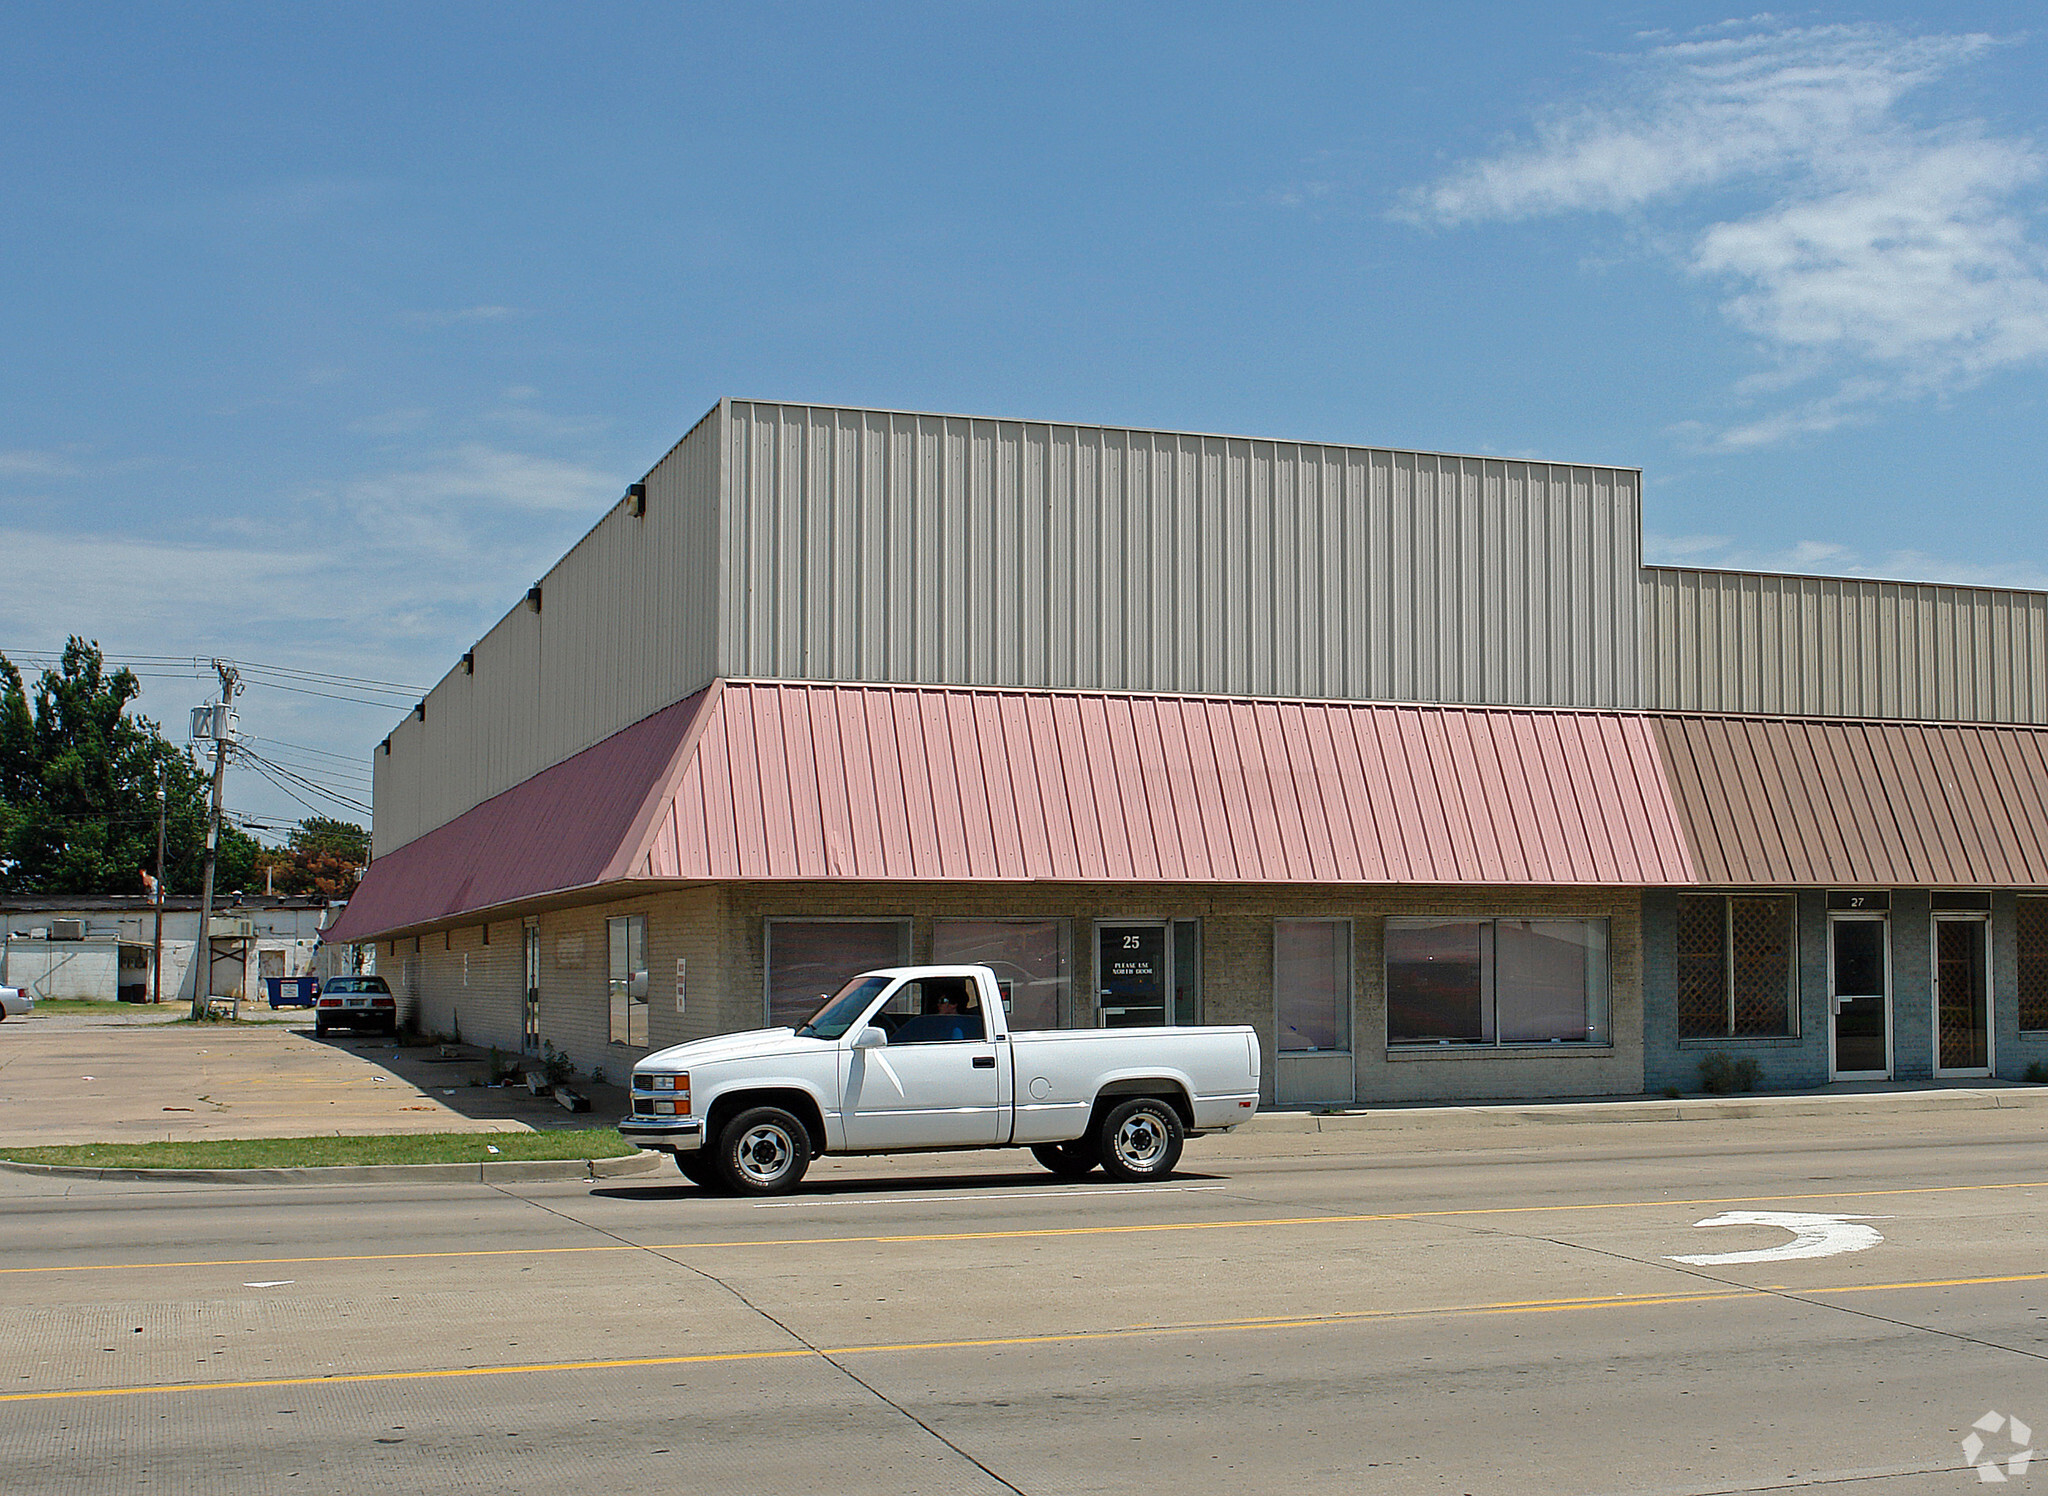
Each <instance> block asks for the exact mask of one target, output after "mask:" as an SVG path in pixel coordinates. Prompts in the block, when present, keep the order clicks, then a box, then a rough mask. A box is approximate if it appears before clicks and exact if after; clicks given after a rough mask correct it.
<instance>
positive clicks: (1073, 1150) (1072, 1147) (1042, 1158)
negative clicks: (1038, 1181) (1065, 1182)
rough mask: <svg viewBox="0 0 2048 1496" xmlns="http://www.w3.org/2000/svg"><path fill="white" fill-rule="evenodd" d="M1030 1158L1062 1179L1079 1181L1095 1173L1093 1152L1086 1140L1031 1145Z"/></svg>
mask: <svg viewBox="0 0 2048 1496" xmlns="http://www.w3.org/2000/svg"><path fill="white" fill-rule="evenodd" d="M1031 1156H1032V1157H1033V1158H1035V1159H1037V1160H1038V1161H1039V1162H1040V1163H1042V1164H1044V1165H1045V1166H1046V1167H1047V1168H1048V1169H1050V1170H1052V1171H1053V1173H1055V1174H1057V1175H1059V1176H1060V1178H1062V1179H1081V1178H1085V1177H1086V1176H1087V1175H1089V1174H1092V1173H1093V1172H1094V1171H1095V1165H1096V1162H1097V1160H1096V1157H1095V1150H1094V1149H1092V1148H1090V1147H1089V1146H1088V1140H1087V1139H1086V1138H1079V1139H1076V1140H1075V1141H1074V1142H1071V1143H1033V1144H1032V1145H1031Z"/></svg>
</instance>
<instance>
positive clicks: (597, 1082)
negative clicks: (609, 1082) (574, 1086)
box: [590, 1065, 604, 1086]
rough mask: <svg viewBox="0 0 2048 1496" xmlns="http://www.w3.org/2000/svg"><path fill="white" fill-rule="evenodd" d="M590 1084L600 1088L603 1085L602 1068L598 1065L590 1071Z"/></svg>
mask: <svg viewBox="0 0 2048 1496" xmlns="http://www.w3.org/2000/svg"><path fill="white" fill-rule="evenodd" d="M590 1083H591V1084H592V1085H593V1086H601V1085H603V1084H604V1066H602V1065H598V1066H596V1067H594V1068H593V1069H592V1070H591V1072H590Z"/></svg>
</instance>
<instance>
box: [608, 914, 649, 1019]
mask: <svg viewBox="0 0 2048 1496" xmlns="http://www.w3.org/2000/svg"><path fill="white" fill-rule="evenodd" d="M605 934H606V937H607V944H608V945H609V946H610V955H609V958H608V961H607V972H606V986H607V988H608V989H609V990H610V993H611V1005H612V1043H614V1044H631V1045H634V1046H636V1047H639V1048H643V1049H644V1048H645V1047H646V1045H647V916H646V915H644V914H628V915H623V916H621V917H619V918H617V919H608V920H606V921H605Z"/></svg>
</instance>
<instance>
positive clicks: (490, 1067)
mask: <svg viewBox="0 0 2048 1496" xmlns="http://www.w3.org/2000/svg"><path fill="white" fill-rule="evenodd" d="M484 1066H485V1069H486V1071H487V1073H488V1074H489V1075H490V1077H491V1084H492V1085H494V1086H495V1085H500V1084H502V1083H503V1082H504V1081H505V1080H506V1079H507V1077H509V1076H510V1075H511V1074H512V1073H513V1071H514V1070H515V1069H517V1068H518V1067H517V1066H515V1065H514V1064H513V1063H512V1062H511V1061H510V1060H509V1059H507V1058H506V1057H505V1051H504V1050H502V1049H500V1048H498V1046H497V1045H495V1044H493V1045H492V1046H491V1052H490V1053H489V1054H487V1055H485V1056H484Z"/></svg>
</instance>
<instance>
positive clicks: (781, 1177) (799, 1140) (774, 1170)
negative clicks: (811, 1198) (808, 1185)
mask: <svg viewBox="0 0 2048 1496" xmlns="http://www.w3.org/2000/svg"><path fill="white" fill-rule="evenodd" d="M718 1161H719V1163H720V1164H721V1165H722V1166H723V1169H724V1173H725V1178H726V1182H727V1183H729V1184H730V1185H731V1186H732V1187H733V1188H734V1189H736V1190H738V1191H740V1192H741V1193H742V1194H747V1195H779V1194H782V1193H784V1192H785V1191H788V1190H793V1189H795V1188H796V1186H797V1182H798V1181H799V1180H801V1179H802V1178H803V1177H804V1171H805V1170H806V1169H808V1168H810V1166H811V1135H810V1133H809V1132H807V1131H806V1130H805V1129H804V1125H803V1123H801V1122H799V1121H798V1120H797V1119H796V1118H795V1117H792V1116H791V1115H790V1114H789V1113H788V1112H786V1111H784V1110H783V1109H782V1108H781V1107H779V1106H757V1107H754V1108H753V1109H752V1110H750V1111H745V1112H741V1113H740V1114H739V1115H738V1116H737V1117H735V1118H733V1119H732V1121H731V1122H729V1123H728V1124H726V1128H725V1131H724V1133H723V1134H721V1136H720V1139H719V1148H718Z"/></svg>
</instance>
